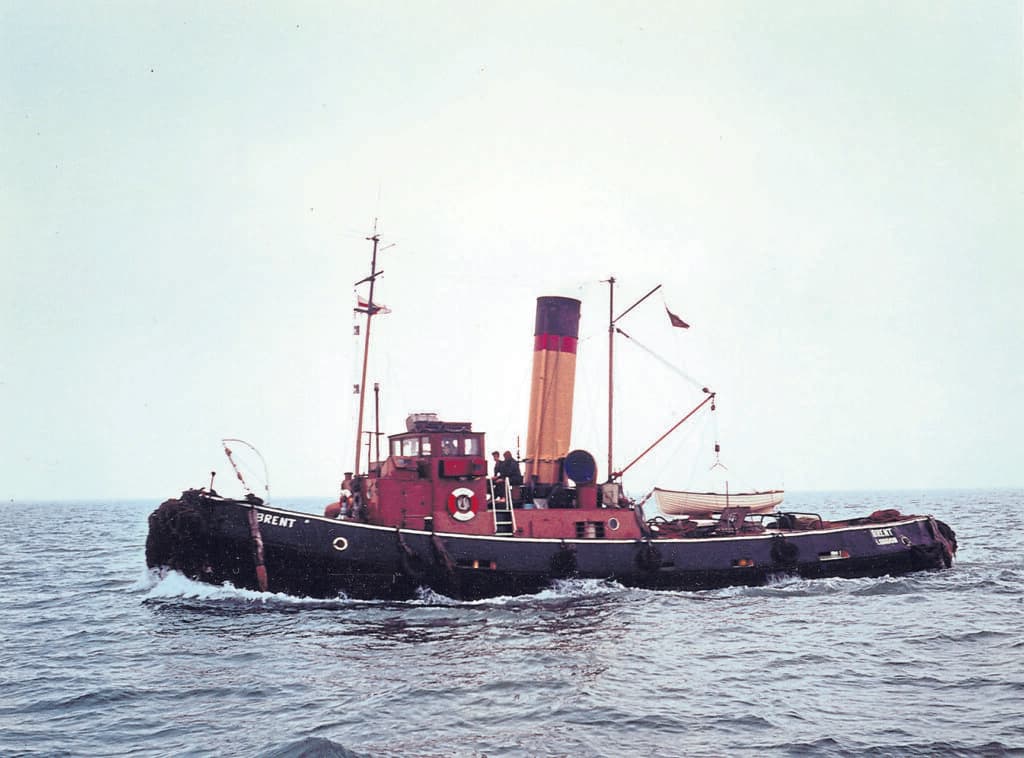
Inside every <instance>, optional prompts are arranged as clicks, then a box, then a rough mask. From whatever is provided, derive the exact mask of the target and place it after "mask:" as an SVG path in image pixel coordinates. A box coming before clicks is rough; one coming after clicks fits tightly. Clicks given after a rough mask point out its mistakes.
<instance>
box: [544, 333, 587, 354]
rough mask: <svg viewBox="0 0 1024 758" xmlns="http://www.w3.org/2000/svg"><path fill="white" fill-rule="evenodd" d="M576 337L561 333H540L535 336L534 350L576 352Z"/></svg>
mask: <svg viewBox="0 0 1024 758" xmlns="http://www.w3.org/2000/svg"><path fill="white" fill-rule="evenodd" d="M578 341H579V340H577V339H576V337H563V336H562V335H559V334H538V335H536V336H535V337H534V338H533V351H534V352H537V351H538V350H556V351H558V352H559V353H575V352H576V343H577V342H578Z"/></svg>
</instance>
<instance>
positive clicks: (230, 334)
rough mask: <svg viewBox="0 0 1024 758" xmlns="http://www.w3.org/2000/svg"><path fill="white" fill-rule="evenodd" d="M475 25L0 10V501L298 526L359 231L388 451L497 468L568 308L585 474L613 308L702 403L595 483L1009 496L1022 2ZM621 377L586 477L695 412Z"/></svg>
mask: <svg viewBox="0 0 1024 758" xmlns="http://www.w3.org/2000/svg"><path fill="white" fill-rule="evenodd" d="M480 5H481V4H478V3H471V2H434V3H428V2H392V3H365V2H358V3H356V2H349V3H346V2H322V3H310V2H306V3H303V2H299V3H271V2H255V3H228V2H225V3H205V2H173V3H165V2H149V3H145V2H127V1H126V2H88V1H86V2H78V3H70V2H60V3H47V2H36V1H34V0H33V1H31V2H28V1H26V2H10V1H9V0H0V180H2V181H0V262H2V269H0V271H2V277H0V425H2V429H3V434H2V443H0V496H2V497H3V498H4V499H5V500H9V499H29V498H43V497H56V498H85V497H136V496H147V497H148V496H152V497H155V498H159V497H162V496H169V495H173V494H176V493H177V492H178V491H180V490H181V489H182V488H184V487H187V486H198V485H202V484H205V483H206V480H207V478H208V472H209V471H210V470H212V469H216V470H218V471H219V472H220V473H219V481H220V482H221V483H222V484H224V485H225V487H224V488H223V489H229V488H228V487H227V486H226V485H227V484H228V481H229V479H230V476H229V469H228V466H227V464H226V461H225V460H224V458H223V456H222V454H221V452H220V446H219V440H220V438H221V437H242V438H244V439H246V440H248V441H249V442H251V443H252V444H254V445H256V446H257V447H258V448H259V449H260V450H261V451H262V452H263V455H264V456H265V457H266V458H267V460H268V462H269V464H270V478H271V486H272V489H273V491H274V492H275V493H280V494H281V495H286V494H295V495H298V494H311V495H320V494H323V495H325V496H330V495H332V494H334V493H335V492H336V491H337V482H338V479H339V477H340V472H341V471H343V470H346V469H349V468H351V463H352V457H353V453H352V447H353V443H354V430H353V424H352V418H353V416H354V414H353V409H354V403H353V396H352V394H351V385H352V382H353V381H354V376H355V375H356V363H357V359H356V352H357V344H356V342H355V340H354V339H353V337H352V335H351V330H352V315H351V307H352V305H353V303H354V297H353V293H352V284H353V283H354V282H355V281H356V280H358V279H360V278H362V277H363V276H365V275H366V273H368V267H369V260H368V252H369V248H368V245H367V243H366V242H365V241H364V239H363V238H364V237H365V236H366V235H367V234H368V233H369V232H370V231H371V230H372V225H373V219H374V218H375V217H378V218H379V219H380V231H381V233H382V235H383V237H384V240H385V243H395V246H394V247H392V248H390V249H388V250H387V251H385V252H383V253H382V255H381V261H380V268H382V269H384V271H385V275H384V277H383V278H382V279H381V280H380V281H379V290H378V300H379V301H381V302H384V303H385V304H387V305H388V306H390V307H391V308H392V309H393V313H391V314H389V315H387V316H382V317H381V318H379V319H375V321H374V332H375V334H376V335H377V336H378V337H379V340H377V341H376V342H375V350H376V353H375V358H376V360H375V362H374V366H373V368H372V370H371V374H370V377H369V379H370V381H371V382H372V381H379V382H381V384H382V406H383V409H382V410H383V426H384V428H385V429H386V430H387V431H391V432H396V431H400V430H401V429H403V428H404V427H403V420H404V417H405V415H406V413H408V412H410V411H436V412H438V413H440V414H441V415H442V416H444V417H447V418H450V419H456V420H472V421H473V422H474V425H475V428H476V429H480V430H483V431H486V432H488V433H489V440H488V447H489V448H493V447H499V448H501V449H505V448H513V449H514V445H515V435H516V434H521V435H524V436H525V425H526V406H527V398H528V380H529V372H530V361H531V359H532V329H533V308H534V299H535V298H536V297H537V296H538V295H548V294H566V295H571V296H574V297H579V298H581V299H582V300H583V301H584V303H583V324H582V334H581V337H582V341H581V345H580V373H579V375H578V377H577V381H578V390H577V401H578V402H577V406H576V419H575V420H576V424H575V427H576V437H575V440H574V441H575V443H576V446H579V447H585V448H587V449H589V450H591V452H592V453H593V454H594V455H595V457H596V458H597V460H598V463H599V469H600V473H601V475H602V476H603V475H604V471H605V463H604V462H605V456H606V441H605V440H604V434H605V432H604V430H605V428H606V423H607V421H606V418H605V400H604V392H605V368H604V361H605V350H606V333H605V329H606V327H605V323H604V322H605V320H606V318H607V308H608V305H607V299H606V298H607V286H606V285H601V284H600V283H599V282H600V280H602V279H607V278H608V276H609V275H614V276H615V277H617V278H618V280H619V282H620V287H619V288H618V289H617V294H616V297H617V302H618V303H619V304H621V305H622V306H623V307H625V306H626V305H628V304H629V303H631V302H632V301H633V300H635V299H636V298H638V297H640V296H641V295H642V294H643V293H644V292H646V291H647V290H648V289H650V288H651V287H653V286H654V285H655V284H658V283H662V284H663V285H664V288H663V292H664V299H663V298H662V295H661V294H660V293H659V295H656V296H655V297H653V298H652V299H651V300H650V301H648V303H647V304H645V306H642V307H641V308H639V309H637V311H635V312H634V313H632V314H630V315H629V316H628V317H627V318H626V319H625V320H624V321H623V323H622V324H621V326H622V328H623V329H624V330H625V331H627V332H629V333H630V334H631V335H632V336H634V337H635V338H636V339H638V340H639V341H641V342H642V343H644V344H646V345H648V346H649V347H653V348H655V349H657V350H659V351H662V352H663V354H664V355H665V356H666V358H667V359H668V360H669V361H670V362H672V363H673V364H676V365H679V366H681V367H682V368H683V369H684V370H685V371H686V373H688V374H690V375H692V376H694V377H696V378H697V379H698V380H699V381H702V382H705V383H707V384H708V385H710V386H711V387H713V388H714V389H716V390H717V391H718V392H719V396H720V400H719V408H718V411H716V415H715V421H714V422H700V423H698V424H696V425H694V426H693V428H692V429H689V430H686V431H680V432H679V433H677V434H678V436H676V437H673V438H670V440H669V442H668V443H667V444H666V447H665V448H663V449H661V450H659V453H660V458H659V459H658V460H653V459H652V460H650V461H645V463H644V465H643V466H638V467H637V469H635V470H634V471H631V472H630V474H629V478H628V479H627V486H628V488H629V489H631V490H634V491H646V489H647V488H648V487H649V486H651V485H654V484H659V485H662V486H668V487H686V486H691V485H696V484H697V482H695V481H694V479H695V478H699V477H698V476H697V474H700V473H701V472H704V471H705V470H706V469H707V467H708V466H710V464H711V463H712V462H713V460H714V459H713V456H712V454H711V448H710V446H711V444H712V443H713V441H714V438H715V436H716V430H717V437H718V438H719V439H720V441H721V444H722V462H723V463H725V464H726V465H728V466H729V472H728V477H729V478H730V480H731V484H730V486H731V487H732V488H733V489H734V490H735V489H738V488H740V487H743V486H746V487H755V488H767V487H774V486H785V487H786V488H788V489H833V488H888V487H906V488H932V487H957V486H963V487H967V486H1007V485H1021V484H1022V483H1024V478H1022V473H1021V472H1022V467H1021V465H1020V452H1021V443H1020V435H1021V431H1020V430H1021V429H1022V428H1024V402H1022V390H1024V379H1022V376H1024V350H1022V347H1024V345H1022V338H1021V334H1022V327H1024V317H1022V315H1021V310H1020V303H1019V301H1020V299H1021V292H1022V279H1024V277H1022V274H1024V264H1022V262H1021V251H1022V249H1024V245H1022V241H1024V233H1022V232H1024V229H1022V221H1021V219H1022V215H1024V214H1022V208H1024V203H1022V200H1024V161H1022V135H1024V105H1022V97H1024V65H1022V48H1024V44H1022V39H1024V24H1022V17H1024V12H1022V5H1021V3H1020V2H995V1H992V2H983V3H976V2H935V1H933V0H929V1H928V2H901V3H891V2H883V1H881V0H880V1H879V2H832V3H821V2H817V1H816V0H809V1H808V2H785V1H780V2H770V3H769V2H757V1H753V0H752V1H751V2H726V3H703V2H682V1H680V2H664V3H654V2H646V3H634V2H621V3H610V2H602V3H600V4H598V3H593V2H561V3H549V2H522V1H518V2H498V3H485V4H482V5H483V6H484V8H481V7H478V6H480ZM666 303H667V304H668V305H669V306H670V307H671V308H672V309H673V310H674V311H675V312H677V313H679V314H680V315H681V316H682V317H683V318H685V319H686V320H688V321H689V322H690V323H691V324H693V328H692V329H690V330H689V331H688V332H682V331H681V330H674V331H673V330H671V329H669V328H668V326H667V321H666V319H665V316H664V310H663V305H664V304H666ZM617 310H618V308H617ZM618 356H619V357H620V358H621V360H620V361H619V364H618V372H619V373H618V379H617V381H618V385H619V389H620V393H619V395H618V398H617V403H618V409H619V413H618V417H617V420H616V426H617V429H619V430H620V431H621V436H620V437H618V438H617V441H616V448H615V449H616V453H617V454H616V461H617V464H618V465H620V466H621V465H623V464H624V463H626V462H627V461H628V459H629V458H631V457H632V456H633V455H634V454H636V453H637V452H639V451H640V450H642V449H643V448H644V447H645V446H646V445H647V443H648V442H650V441H651V440H653V439H654V438H655V437H656V436H658V435H659V434H660V433H661V432H662V431H664V430H665V429H666V428H668V427H669V426H670V425H671V424H672V423H674V422H675V420H677V419H678V418H679V416H681V415H682V413H683V412H685V410H687V409H688V408H689V407H690V406H692V405H693V404H695V403H696V402H697V401H699V399H700V396H699V394H698V393H695V392H694V391H693V389H692V388H691V387H690V386H689V385H688V384H687V383H685V382H682V381H681V380H680V379H679V378H678V377H677V376H674V375H672V374H668V372H666V371H664V370H663V368H662V367H661V365H660V364H658V363H656V362H653V361H651V360H649V358H648V356H647V355H646V354H645V353H643V352H641V351H638V350H635V349H632V346H631V345H628V344H626V343H625V342H624V341H620V343H619V344H618ZM368 409H369V406H368ZM367 416H368V418H369V419H370V420H371V423H372V411H370V410H368V414H367ZM698 443H699V445H698ZM694 446H696V447H694ZM691 448H693V449H691ZM695 450H696V451H697V452H696V453H695V452H694V451H695Z"/></svg>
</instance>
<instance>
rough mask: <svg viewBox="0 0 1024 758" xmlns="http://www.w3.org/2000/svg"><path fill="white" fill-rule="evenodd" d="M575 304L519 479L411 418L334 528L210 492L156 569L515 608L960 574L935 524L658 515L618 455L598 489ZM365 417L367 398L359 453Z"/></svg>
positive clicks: (561, 323) (173, 511)
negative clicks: (628, 482) (633, 492)
mask: <svg viewBox="0 0 1024 758" xmlns="http://www.w3.org/2000/svg"><path fill="white" fill-rule="evenodd" d="M370 239H371V240H372V242H373V259H372V262H371V273H370V276H369V277H367V278H366V279H364V280H363V282H367V281H368V282H369V283H370V296H369V298H368V300H367V301H366V307H365V308H361V309H357V310H360V311H361V312H362V313H364V314H365V316H366V331H365V335H366V348H365V350H364V362H363V382H362V386H361V388H360V389H362V387H363V386H365V384H366V381H365V380H366V360H367V356H368V353H369V336H370V323H371V319H372V318H373V316H374V315H375V314H376V312H377V311H378V310H379V308H378V307H377V306H375V305H374V302H373V286H374V280H375V278H376V277H377V276H378V275H379V272H377V270H376V259H377V255H376V253H377V244H378V241H379V238H378V237H377V235H374V236H372V237H370ZM613 283H614V279H611V280H609V284H610V285H612V284H613ZM652 292H653V290H652ZM649 294H651V293H648V295H649ZM645 297H646V296H645ZM635 306H636V304H634V306H633V307H635ZM580 307H581V303H580V301H579V300H575V299H572V298H565V297H540V298H538V300H537V308H536V319H535V328H534V344H533V370H532V380H531V391H530V408H529V418H528V423H527V436H526V450H525V456H524V464H525V471H524V476H523V481H522V483H521V484H520V483H515V484H509V482H508V480H502V481H501V482H499V483H497V484H496V483H495V481H494V480H492V479H490V478H489V477H488V469H487V461H486V458H485V451H486V449H487V447H486V444H485V438H484V434H483V432H479V431H474V430H473V427H472V424H471V423H470V422H468V421H448V420H444V419H439V418H438V417H437V416H436V415H434V414H412V415H410V416H409V417H408V418H407V420H406V429H405V431H403V432H401V433H398V434H393V435H391V436H389V438H388V448H387V451H386V452H387V455H386V457H385V458H384V459H383V460H381V461H379V462H376V463H373V464H370V465H368V466H367V470H366V471H364V472H360V468H361V467H360V455H359V453H358V452H357V454H356V466H355V470H354V472H352V473H348V474H346V475H345V477H344V480H343V482H342V488H341V496H340V497H339V499H338V501H337V502H334V503H331V504H330V505H328V506H327V507H326V508H325V510H324V512H323V515H319V514H313V513H304V512H300V511H296V510H290V509H286V508H281V507H277V506H276V505H271V504H270V503H268V502H265V501H264V500H263V499H261V498H260V497H257V496H256V495H255V494H253V493H252V492H251V491H250V493H249V494H248V495H247V496H246V497H245V498H228V497H222V496H220V495H218V494H217V493H216V491H214V490H213V486H212V482H211V483H210V486H209V487H204V488H198V489H189V490H186V491H185V492H184V493H182V495H181V496H180V497H178V498H174V499H170V500H167V501H166V502H164V503H163V504H162V505H160V507H159V508H158V509H157V510H156V511H154V512H153V513H152V514H151V515H150V517H149V534H148V537H147V540H146V561H147V564H148V565H149V566H150V567H151V568H157V569H163V570H166V569H173V570H177V571H179V572H181V573H183V574H185V575H186V576H188V577H190V578H192V579H195V580H199V581H203V582H209V583H213V584H221V583H224V582H229V583H231V584H233V585H235V586H237V587H243V588H249V589H257V590H263V591H271V592H282V593H287V594H290V595H297V596H306V597H320V598H333V597H338V596H346V597H351V598H368V599H369V598H379V599H411V598H415V597H417V596H418V594H419V593H421V592H422V591H423V590H426V589H430V590H433V591H435V592H437V593H439V594H442V595H445V596H448V597H451V598H456V599H477V598H484V597H493V596H500V595H517V594H524V593H534V592H538V591H540V590H542V589H545V588H547V587H549V586H551V584H552V583H553V582H555V581H557V580H560V579H567V578H585V579H598V580H609V581H613V582H618V583H620V584H622V585H626V586H633V587H643V588H650V589H658V590H698V589H709V588H715V587H722V586H729V585H760V584H764V583H766V582H768V581H770V580H772V578H773V577H776V576H779V575H791V576H799V577H804V578H808V579H814V578H821V577H863V576H880V575H885V574H890V575H898V574H904V573H907V572H912V571H920V570H929V569H942V568H947V567H949V566H950V565H952V561H953V556H954V555H955V553H956V548H957V545H956V537H955V534H954V533H953V531H952V530H951V529H950V528H949V527H948V526H947V525H946V524H944V523H943V522H941V521H939V520H937V519H936V518H934V517H933V516H930V515H903V514H901V513H899V512H898V511H896V510H882V511H875V512H874V513H872V514H870V515H866V516H864V517H862V518H854V519H846V520H842V521H826V520H825V519H823V518H822V517H821V516H820V515H818V514H813V513H793V512H779V511H773V512H771V513H755V512H752V509H751V508H750V507H747V506H744V505H742V504H738V505H732V504H730V503H728V501H726V503H725V504H724V507H722V508H721V510H720V512H718V513H715V514H712V515H710V516H709V515H708V514H706V513H702V514H694V515H693V517H690V516H688V515H686V514H683V515H682V516H681V517H679V518H672V519H667V518H665V517H664V516H656V517H654V518H650V519H648V518H646V517H645V516H644V510H643V503H642V502H640V503H638V502H634V501H633V500H631V499H629V498H627V497H626V496H625V494H624V492H623V489H622V485H621V475H622V473H623V472H622V471H613V470H612V466H611V453H610V452H609V464H608V469H609V473H608V475H607V477H606V478H605V480H604V481H598V479H599V477H598V473H597V464H596V462H595V460H594V458H593V456H591V455H590V454H589V453H588V452H586V451H583V450H573V449H571V445H570V430H571V428H572V414H573V390H574V383H575V374H576V354H577V346H578V329H579V319H580ZM610 311H611V308H610ZM614 324H615V319H611V321H610V324H609V346H610V348H611V344H612V336H613V334H614ZM609 356H611V350H610V351H609ZM609 376H611V369H610V368H609ZM609 384H611V382H609ZM704 395H705V397H704V398H703V400H702V401H701V402H700V403H699V404H698V405H697V406H696V407H695V408H694V409H693V410H692V411H691V412H690V413H689V414H687V416H686V417H684V419H683V420H682V421H680V422H679V423H682V422H683V421H685V420H686V419H687V418H689V417H690V416H692V415H693V414H694V413H696V412H698V411H699V410H702V409H704V408H705V407H708V406H709V404H710V407H711V408H713V407H714V402H715V393H714V392H711V391H710V390H706V389H705V390H704ZM610 404H611V400H609V405H610ZM362 408H363V402H362V397H361V398H360V413H359V424H358V426H359V428H358V430H357V437H356V438H357V441H358V440H359V439H360V438H361V436H362V416H363V414H362ZM609 418H611V413H610V409H609ZM678 425H679V424H677V425H676V426H678ZM610 426H611V424H610V423H609V427H610ZM674 428H675V427H673V429H674ZM669 431H670V432H671V431H672V430H671V429H670V430H669ZM666 434H667V433H666ZM663 436H664V435H663ZM226 447H227V446H226ZM360 447H361V446H360V445H359V444H357V445H356V449H357V451H358V450H359V449H360ZM610 447H611V445H610V444H609V448H610ZM227 452H228V456H229V458H231V451H230V449H228V450H227ZM634 462H635V460H634ZM630 465H632V464H630ZM627 468H628V466H627ZM240 478H242V477H241V476H240ZM243 483H244V480H243ZM738 502H740V503H742V500H739V501H738ZM755 510H756V509H755Z"/></svg>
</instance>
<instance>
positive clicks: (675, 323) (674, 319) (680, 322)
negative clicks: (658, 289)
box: [665, 306, 690, 329]
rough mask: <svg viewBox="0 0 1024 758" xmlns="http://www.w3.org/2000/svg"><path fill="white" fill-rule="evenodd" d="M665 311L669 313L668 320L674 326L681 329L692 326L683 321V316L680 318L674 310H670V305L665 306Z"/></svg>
mask: <svg viewBox="0 0 1024 758" xmlns="http://www.w3.org/2000/svg"><path fill="white" fill-rule="evenodd" d="M665 313H667V314H668V320H669V321H670V322H671V323H672V326H678V327H679V328H680V329H689V328H690V325H689V324H687V323H686V322H685V321H683V320H682V319H681V318H679V316H677V315H676V314H674V313H673V312H672V311H670V310H669V309H668V306H665Z"/></svg>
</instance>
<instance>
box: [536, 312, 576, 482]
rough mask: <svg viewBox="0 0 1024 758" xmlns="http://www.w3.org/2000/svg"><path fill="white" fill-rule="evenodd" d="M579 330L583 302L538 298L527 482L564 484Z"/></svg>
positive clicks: (570, 429)
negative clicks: (562, 482) (564, 462)
mask: <svg viewBox="0 0 1024 758" xmlns="http://www.w3.org/2000/svg"><path fill="white" fill-rule="evenodd" d="M579 327H580V301H579V300H574V299H573V298H569V297H538V298H537V320H536V325H535V327H534V330H533V334H534V338H533V378H532V381H531V384H530V418H529V423H528V426H527V434H526V480H527V481H536V482H538V483H540V484H554V483H556V482H561V481H562V459H563V458H565V456H566V454H567V453H568V452H569V436H570V434H571V432H572V403H573V391H574V388H575V381H576V342H577V339H578V336H579Z"/></svg>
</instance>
